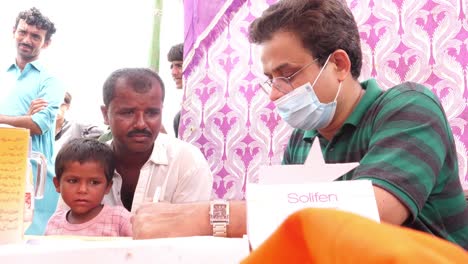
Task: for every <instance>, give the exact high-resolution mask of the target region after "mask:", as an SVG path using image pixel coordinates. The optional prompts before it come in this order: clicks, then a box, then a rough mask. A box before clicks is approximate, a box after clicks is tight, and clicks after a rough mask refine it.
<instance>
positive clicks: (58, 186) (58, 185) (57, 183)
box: [52, 177, 60, 193]
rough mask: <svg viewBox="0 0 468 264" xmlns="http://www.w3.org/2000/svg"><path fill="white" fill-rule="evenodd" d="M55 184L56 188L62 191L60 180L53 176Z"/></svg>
mask: <svg viewBox="0 0 468 264" xmlns="http://www.w3.org/2000/svg"><path fill="white" fill-rule="evenodd" d="M52 180H53V182H54V186H55V190H56V191H57V192H58V193H60V181H59V179H58V178H57V177H54V178H52Z"/></svg>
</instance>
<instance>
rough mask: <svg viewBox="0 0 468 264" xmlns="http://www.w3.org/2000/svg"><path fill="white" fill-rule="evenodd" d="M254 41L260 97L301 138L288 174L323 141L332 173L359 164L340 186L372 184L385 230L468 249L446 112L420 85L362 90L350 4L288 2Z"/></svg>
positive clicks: (253, 34) (266, 18)
mask: <svg viewBox="0 0 468 264" xmlns="http://www.w3.org/2000/svg"><path fill="white" fill-rule="evenodd" d="M295 15H296V16H297V15H300V17H301V19H300V20H298V19H297V17H294V16H295ZM281 18H282V19H281ZM287 18H289V19H287ZM325 21H326V22H327V23H324V22H325ZM250 38H251V40H252V42H254V43H257V44H260V45H262V47H263V53H262V63H263V69H264V72H265V74H266V75H267V76H268V80H267V81H266V82H265V84H264V85H262V88H263V90H265V92H267V93H268V95H269V96H270V99H271V100H272V101H274V103H275V105H276V107H277V110H278V112H279V114H280V115H281V117H282V118H283V119H284V120H285V121H286V122H287V123H288V124H289V125H291V126H292V127H294V128H295V131H294V132H293V134H292V136H291V138H290V141H289V143H288V146H287V148H286V151H285V154H284V158H283V164H303V163H304V162H305V160H306V158H307V156H308V154H309V150H310V148H311V146H312V142H313V141H314V139H315V140H319V142H320V146H321V149H322V153H323V157H324V159H325V162H326V163H346V162H360V165H359V166H358V167H357V168H355V169H354V170H352V171H350V172H348V173H347V174H346V175H343V176H341V177H340V178H339V179H338V180H355V179H368V180H371V181H372V183H373V186H374V192H375V197H376V200H377V205H378V208H379V214H380V218H381V220H382V221H383V222H387V223H392V224H395V225H402V226H406V227H410V228H413V229H417V230H420V231H424V232H427V233H431V234H434V235H436V236H438V237H441V238H444V239H447V240H449V241H452V242H454V243H456V244H459V245H461V246H462V247H464V248H466V249H467V248H468V210H467V205H466V201H465V197H464V194H463V190H462V187H461V183H460V180H459V177H458V163H457V153H456V149H455V143H454V140H453V135H452V131H451V128H450V125H449V123H448V121H447V117H446V115H445V113H444V110H443V107H442V105H441V104H440V102H439V100H438V98H437V97H436V96H435V95H434V94H433V93H432V92H431V91H430V90H429V89H427V88H426V87H424V86H422V85H419V84H416V83H403V84H400V85H397V86H395V87H393V88H391V89H388V90H386V91H384V90H383V89H381V88H380V87H379V86H378V85H377V83H376V81H375V80H372V79H371V80H368V81H365V82H362V83H359V82H358V81H357V79H358V77H359V74H360V71H361V60H362V54H361V48H360V37H359V31H358V28H357V25H356V23H355V22H354V18H353V15H352V13H351V11H350V10H349V9H348V7H347V6H346V4H344V3H342V2H341V1H339V0H336V1H330V0H327V1H310V0H300V1H291V2H290V1H282V2H280V3H279V4H277V5H274V6H271V7H270V8H269V9H268V10H267V11H265V13H263V15H262V17H261V18H258V19H257V20H256V21H254V22H253V23H252V25H251V27H250ZM311 177H313V176H312V175H311Z"/></svg>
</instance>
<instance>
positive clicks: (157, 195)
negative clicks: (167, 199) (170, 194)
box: [153, 186, 161, 203]
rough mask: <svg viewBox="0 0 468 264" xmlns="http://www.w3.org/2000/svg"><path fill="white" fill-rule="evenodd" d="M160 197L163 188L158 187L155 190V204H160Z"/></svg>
mask: <svg viewBox="0 0 468 264" xmlns="http://www.w3.org/2000/svg"><path fill="white" fill-rule="evenodd" d="M160 195H161V187H160V186H158V187H156V190H154V196H153V203H157V202H159V196H160Z"/></svg>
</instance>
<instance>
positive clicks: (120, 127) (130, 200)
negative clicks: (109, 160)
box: [101, 68, 213, 212]
mask: <svg viewBox="0 0 468 264" xmlns="http://www.w3.org/2000/svg"><path fill="white" fill-rule="evenodd" d="M103 101H104V105H103V106H102V107H101V111H102V114H103V117H104V122H105V124H106V125H109V127H110V130H111V132H112V135H113V140H112V142H111V143H110V144H111V147H112V149H113V151H114V154H115V158H116V170H115V175H114V179H113V182H114V183H113V186H112V189H111V191H110V193H109V194H108V195H106V196H105V197H104V203H105V204H112V205H123V206H125V207H126V208H127V209H128V210H129V211H133V212H134V211H136V210H137V209H138V207H139V206H140V205H141V204H142V203H145V202H153V201H155V200H154V197H155V192H157V191H156V190H158V192H159V190H160V195H159V199H158V198H156V200H157V201H162V202H170V203H186V202H194V201H208V200H210V197H211V193H212V186H213V176H212V173H211V170H210V166H209V165H208V162H207V161H206V159H205V157H204V156H203V154H202V153H201V151H200V150H199V149H198V148H197V147H195V146H193V145H191V144H190V143H187V142H184V141H182V140H179V139H177V138H174V137H170V136H168V135H166V134H162V133H159V131H160V127H161V117H162V109H163V102H164V84H163V82H162V80H161V78H160V77H159V76H158V74H157V73H155V72H154V71H152V70H150V69H147V68H125V69H120V70H116V71H114V72H113V73H112V74H111V75H110V76H109V77H108V78H107V80H106V81H105V83H104V87H103Z"/></svg>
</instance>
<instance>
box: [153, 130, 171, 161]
mask: <svg viewBox="0 0 468 264" xmlns="http://www.w3.org/2000/svg"><path fill="white" fill-rule="evenodd" d="M169 141H170V137H169V136H168V135H167V134H164V133H159V134H158V137H157V138H156V140H155V141H154V146H153V152H152V153H151V156H150V158H149V160H150V161H151V162H153V163H156V164H159V165H168V164H169V157H168V156H167V153H168V148H169V143H170V142H169Z"/></svg>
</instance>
